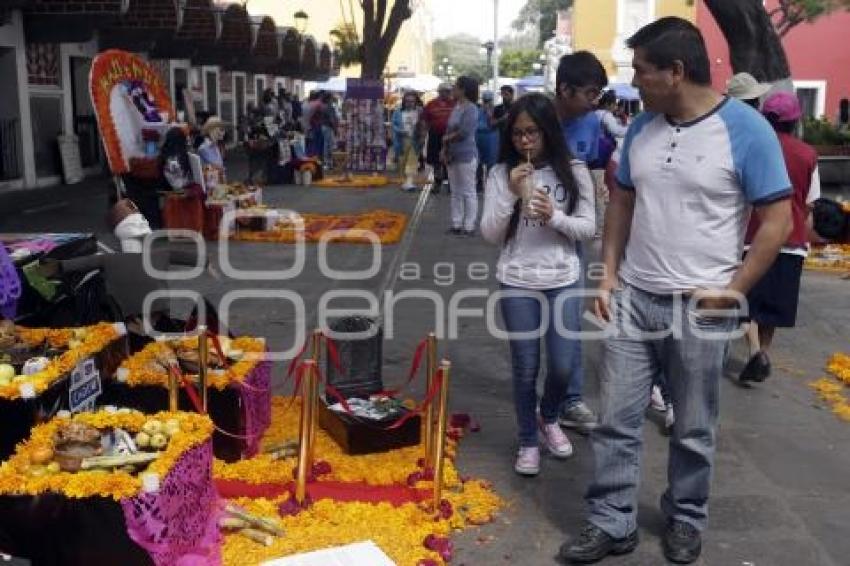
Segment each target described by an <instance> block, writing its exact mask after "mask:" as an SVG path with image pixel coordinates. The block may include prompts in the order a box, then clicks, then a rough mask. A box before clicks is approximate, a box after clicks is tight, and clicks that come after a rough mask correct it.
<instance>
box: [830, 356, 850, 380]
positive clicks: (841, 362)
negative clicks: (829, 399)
mask: <svg viewBox="0 0 850 566" xmlns="http://www.w3.org/2000/svg"><path fill="white" fill-rule="evenodd" d="M826 369H827V371H828V372H830V373H831V374H832V375H834V376H835V377H836V378H837V379H838V380H839V381H841V382H843V383H844V385H848V386H850V355H848V354H842V353H841V352H837V353H835V354H833V355H832V357H831V358H830V359H829V361H828V362H827V364H826Z"/></svg>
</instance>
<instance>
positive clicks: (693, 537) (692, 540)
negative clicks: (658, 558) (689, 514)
mask: <svg viewBox="0 0 850 566" xmlns="http://www.w3.org/2000/svg"><path fill="white" fill-rule="evenodd" d="M662 547H663V549H664V556H665V557H666V558H667V560H669V561H670V562H674V563H676V564H690V563H691V562H694V561H695V560H696V559H697V558H699V555H700V552H701V551H702V536H701V535H700V532H699V531H698V530H697V528H696V527H695V526H693V525H691V524H690V523H686V522H684V521H676V520H671V521H670V523H669V524H668V525H667V531H666V532H665V533H664V541H663V542H662Z"/></svg>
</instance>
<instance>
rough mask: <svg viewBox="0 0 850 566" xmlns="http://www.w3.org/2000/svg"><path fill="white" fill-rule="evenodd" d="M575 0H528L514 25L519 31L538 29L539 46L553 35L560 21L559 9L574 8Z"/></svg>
mask: <svg viewBox="0 0 850 566" xmlns="http://www.w3.org/2000/svg"><path fill="white" fill-rule="evenodd" d="M572 5H573V0H526V3H525V5H524V6H523V7H522V8H521V9H520V11H519V14H518V15H517V17H516V19H515V20H514V22H513V24H512V26H513V28H514V29H515V30H517V31H524V30H526V29H528V28H529V27H536V28H537V30H538V34H539V35H538V45H537V46H538V47H542V46H543V42H545V41H546V40H547V39H549V38H550V37H552V32H553V31H555V26H556V25H557V23H558V10H566V9H568V8H572Z"/></svg>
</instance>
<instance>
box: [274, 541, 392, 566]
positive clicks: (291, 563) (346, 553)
mask: <svg viewBox="0 0 850 566" xmlns="http://www.w3.org/2000/svg"><path fill="white" fill-rule="evenodd" d="M366 564H368V565H369V566H396V563H395V562H393V561H392V560H390V557H389V556H387V555H386V554H385V553H384V551H382V550H381V549H380V548H378V546H377V545H376V544H375V543H374V542H372V541H365V542H357V543H354V544H349V545H346V546H338V547H336V548H326V549H324V550H317V551H315V552H308V553H306V554H297V555H294V556H288V557H286V558H278V559H276V560H269V561H267V562H263V564H262V566H364V565H366Z"/></svg>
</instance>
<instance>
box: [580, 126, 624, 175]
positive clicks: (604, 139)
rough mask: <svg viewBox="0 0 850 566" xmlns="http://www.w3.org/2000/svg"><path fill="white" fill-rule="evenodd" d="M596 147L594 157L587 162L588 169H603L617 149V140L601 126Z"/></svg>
mask: <svg viewBox="0 0 850 566" xmlns="http://www.w3.org/2000/svg"><path fill="white" fill-rule="evenodd" d="M597 147H598V150H597V152H596V159H594V160H593V161H591V162H590V163H588V164H587V168H588V169H605V168H606V167H607V166H608V162H609V161H611V156H612V155H614V151H616V149H617V140H616V139H615V138H614V136H612V135H611V134H609V133H608V132H606V131H605V129H604V128H603V129H602V132H601V133H600V134H599V143H598V144H597Z"/></svg>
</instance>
